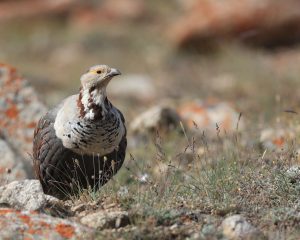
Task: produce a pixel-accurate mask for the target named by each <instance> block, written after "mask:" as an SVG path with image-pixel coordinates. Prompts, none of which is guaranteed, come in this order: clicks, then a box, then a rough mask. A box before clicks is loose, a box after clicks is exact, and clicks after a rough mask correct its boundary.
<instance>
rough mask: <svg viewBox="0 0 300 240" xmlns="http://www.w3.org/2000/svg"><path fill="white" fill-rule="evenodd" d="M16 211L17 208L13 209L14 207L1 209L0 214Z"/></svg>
mask: <svg viewBox="0 0 300 240" xmlns="http://www.w3.org/2000/svg"><path fill="white" fill-rule="evenodd" d="M14 211H15V210H13V209H0V215H5V214H7V213H12V212H14Z"/></svg>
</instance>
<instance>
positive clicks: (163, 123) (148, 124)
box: [130, 105, 180, 133]
mask: <svg viewBox="0 0 300 240" xmlns="http://www.w3.org/2000/svg"><path fill="white" fill-rule="evenodd" d="M179 122H180V117H179V115H178V114H177V112H176V110H174V109H172V108H171V107H168V106H162V105H158V106H154V107H152V108H150V109H148V110H147V111H145V112H143V113H142V114H140V115H139V116H137V117H136V118H135V119H134V120H133V121H132V122H131V124H130V129H131V130H132V131H133V132H134V133H145V132H151V131H155V130H156V129H159V130H164V131H168V130H169V129H170V128H172V127H175V126H177V125H178V124H179Z"/></svg>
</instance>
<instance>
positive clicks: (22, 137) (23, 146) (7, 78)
mask: <svg viewBox="0 0 300 240" xmlns="http://www.w3.org/2000/svg"><path fill="white" fill-rule="evenodd" d="M44 112H46V108H45V106H44V105H43V104H42V103H41V102H40V101H39V100H38V97H37V94H36V92H35V91H34V89H33V88H32V87H31V86H30V85H29V84H28V82H27V81H26V80H25V79H24V78H22V77H20V76H19V75H18V74H17V72H16V69H15V68H13V67H11V66H9V65H6V64H1V63H0V136H1V138H2V139H3V140H4V141H5V142H6V143H7V145H8V146H9V148H10V149H11V150H13V152H14V154H13V155H10V156H11V157H15V158H14V159H12V160H11V161H14V162H15V166H16V165H18V166H21V165H22V164H23V165H24V170H25V171H26V172H27V174H28V176H29V177H30V176H32V175H33V172H32V163H31V156H30V153H31V152H32V139H33V132H34V128H35V125H36V123H37V121H38V120H39V118H40V116H41V115H42V114H43V113H44ZM19 160H20V161H21V162H22V163H20V164H19V163H18V162H19ZM1 167H2V166H1Z"/></svg>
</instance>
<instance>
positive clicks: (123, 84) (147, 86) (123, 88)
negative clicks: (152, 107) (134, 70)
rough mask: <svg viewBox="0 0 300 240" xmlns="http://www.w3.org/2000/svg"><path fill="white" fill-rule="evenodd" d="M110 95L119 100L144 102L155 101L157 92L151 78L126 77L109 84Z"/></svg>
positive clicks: (141, 76)
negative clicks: (126, 99)
mask: <svg viewBox="0 0 300 240" xmlns="http://www.w3.org/2000/svg"><path fill="white" fill-rule="evenodd" d="M108 89H109V90H108V91H109V93H110V94H111V95H113V96H115V97H118V98H128V99H133V100H138V101H143V102H148V101H151V100H153V99H155V96H156V94H155V93H156V90H155V87H154V85H153V81H152V79H151V78H149V77H148V76H145V75H125V76H123V77H122V78H116V79H114V81H111V82H110V84H109V88H108Z"/></svg>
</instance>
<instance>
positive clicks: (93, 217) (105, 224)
mask: <svg viewBox="0 0 300 240" xmlns="http://www.w3.org/2000/svg"><path fill="white" fill-rule="evenodd" d="M80 221H81V223H82V224H85V225H87V226H88V227H91V228H97V229H98V230H101V229H106V228H120V227H124V226H126V225H128V224H129V222H130V221H129V217H128V213H127V212H125V211H113V212H111V211H99V212H96V213H92V214H88V215H86V216H84V217H83V218H81V220H80Z"/></svg>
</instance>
